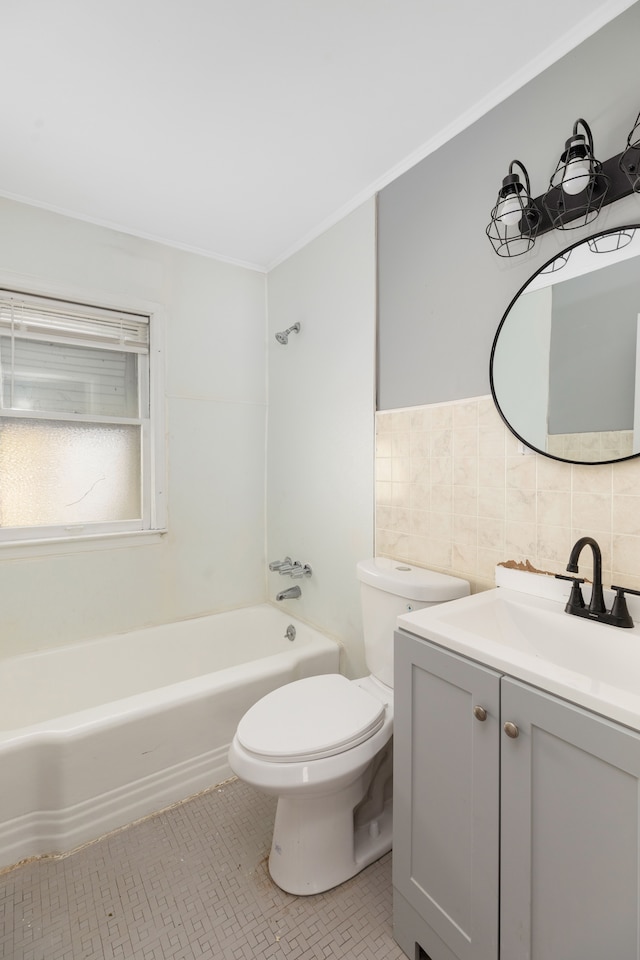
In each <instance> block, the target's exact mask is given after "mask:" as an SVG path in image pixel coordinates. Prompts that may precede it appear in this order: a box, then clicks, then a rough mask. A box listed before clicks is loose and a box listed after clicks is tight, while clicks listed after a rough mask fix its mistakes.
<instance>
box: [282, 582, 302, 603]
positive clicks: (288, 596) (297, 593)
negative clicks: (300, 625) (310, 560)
mask: <svg viewBox="0 0 640 960" xmlns="http://www.w3.org/2000/svg"><path fill="white" fill-rule="evenodd" d="M301 596H302V590H301V589H300V587H299V586H298V585H297V584H296V586H295V587H289V588H288V589H287V590H281V591H280V593H276V600H295V599H296V598H297V597H301Z"/></svg>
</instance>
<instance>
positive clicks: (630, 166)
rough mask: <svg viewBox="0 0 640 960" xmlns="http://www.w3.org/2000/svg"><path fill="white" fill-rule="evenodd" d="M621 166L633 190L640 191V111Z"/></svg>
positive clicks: (621, 159) (628, 139) (630, 133)
mask: <svg viewBox="0 0 640 960" xmlns="http://www.w3.org/2000/svg"><path fill="white" fill-rule="evenodd" d="M619 166H620V169H621V170H622V172H623V173H624V175H625V176H626V178H627V180H628V181H629V183H630V184H631V189H632V190H633V192H634V193H640V113H639V114H638V116H637V117H636V122H635V123H634V125H633V127H632V128H631V131H630V132H629V136H628V137H627V148H626V150H625V151H624V153H623V154H622V156H621V157H620V163H619Z"/></svg>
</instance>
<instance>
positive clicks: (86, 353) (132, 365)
mask: <svg viewBox="0 0 640 960" xmlns="http://www.w3.org/2000/svg"><path fill="white" fill-rule="evenodd" d="M146 360H147V358H146V357H140V358H139V357H138V354H135V353H128V352H126V351H120V350H99V349H95V348H93V347H75V346H69V345H67V344H64V343H50V342H47V341H44V340H24V339H21V338H20V337H19V336H17V337H15V338H14V339H13V341H12V339H11V337H7V336H5V337H0V361H1V363H2V405H3V406H4V407H5V409H11V410H34V411H42V412H48V413H79V414H89V415H94V416H95V415H98V416H104V417H135V418H137V417H138V416H139V415H140V414H139V410H138V362H143V363H144V362H146ZM144 415H146V413H145V414H144Z"/></svg>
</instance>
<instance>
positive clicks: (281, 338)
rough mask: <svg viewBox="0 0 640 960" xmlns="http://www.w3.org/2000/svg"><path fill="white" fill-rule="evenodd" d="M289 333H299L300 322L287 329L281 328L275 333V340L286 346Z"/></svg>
mask: <svg viewBox="0 0 640 960" xmlns="http://www.w3.org/2000/svg"><path fill="white" fill-rule="evenodd" d="M290 333H300V324H299V323H294V325H293V326H292V327H289V329H288V330H282V331H281V332H280V333H276V340H277V341H278V343H283V344H284V345H285V346H286V345H287V344H288V343H289V334H290Z"/></svg>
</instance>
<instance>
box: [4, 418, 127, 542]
mask: <svg viewBox="0 0 640 960" xmlns="http://www.w3.org/2000/svg"><path fill="white" fill-rule="evenodd" d="M140 446H141V428H140V427H139V426H137V425H129V424H126V425H123V424H99V425H98V424H87V423H64V422H57V423H56V422H51V421H47V420H23V419H2V420H0V526H2V527H27V526H38V525H43V524H46V525H49V524H56V525H57V524H73V523H88V522H91V521H94V522H97V521H106V520H135V519H139V518H140V517H141V493H140V475H141V464H140V456H141V454H140Z"/></svg>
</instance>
